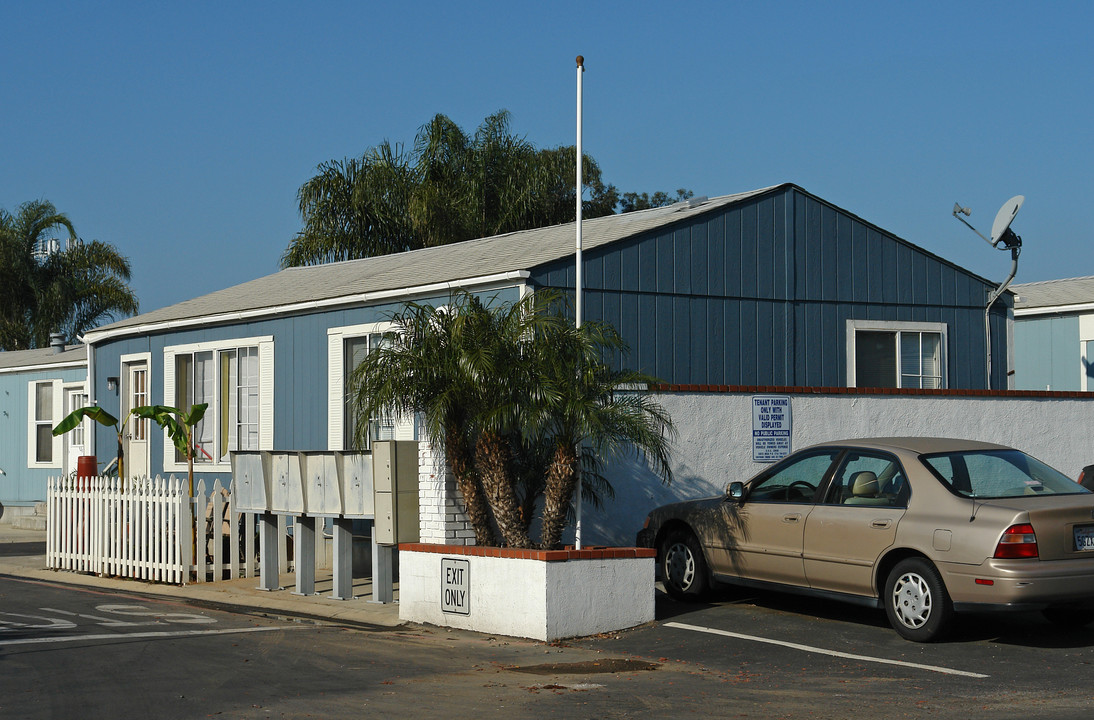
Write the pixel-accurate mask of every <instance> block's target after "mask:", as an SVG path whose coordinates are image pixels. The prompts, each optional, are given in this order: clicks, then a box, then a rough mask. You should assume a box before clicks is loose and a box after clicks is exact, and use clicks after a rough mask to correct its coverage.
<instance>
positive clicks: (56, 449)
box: [51, 380, 65, 468]
mask: <svg viewBox="0 0 1094 720" xmlns="http://www.w3.org/2000/svg"><path fill="white" fill-rule="evenodd" d="M52 384H53V419H52V421H51V422H52V423H53V424H54V425H55V426H56V425H57V423H59V422H61V420H62V419H63V418H64V416H65V391H64V388H63V387H62V386H61V381H60V380H54V381H53V383H52ZM64 452H65V439H64V438H63V437H62V436H60V435H54V436H53V462H52V463H51V465H52V466H53V467H57V468H59V467H62V463H63V462H64Z"/></svg>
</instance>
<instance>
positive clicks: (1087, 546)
mask: <svg viewBox="0 0 1094 720" xmlns="http://www.w3.org/2000/svg"><path fill="white" fill-rule="evenodd" d="M1075 549H1076V550H1094V525H1081V526H1078V527H1076V528H1075Z"/></svg>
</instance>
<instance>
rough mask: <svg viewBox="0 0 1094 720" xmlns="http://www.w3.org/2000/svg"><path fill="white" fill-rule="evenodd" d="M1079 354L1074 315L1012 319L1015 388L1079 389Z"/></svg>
mask: <svg viewBox="0 0 1094 720" xmlns="http://www.w3.org/2000/svg"><path fill="white" fill-rule="evenodd" d="M992 344H993V345H994V343H992ZM1081 352H1082V348H1081V346H1080V342H1079V318H1078V316H1077V315H1065V316H1049V317H1033V318H1019V319H1016V320H1015V321H1014V387H1015V389H1016V390H1050V389H1051V390H1061V391H1067V390H1079V389H1081V381H1082V374H1083V367H1082V364H1081V356H1080V353H1081Z"/></svg>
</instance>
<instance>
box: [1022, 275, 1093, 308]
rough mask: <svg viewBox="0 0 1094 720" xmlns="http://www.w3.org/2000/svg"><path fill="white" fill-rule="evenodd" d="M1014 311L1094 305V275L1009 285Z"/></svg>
mask: <svg viewBox="0 0 1094 720" xmlns="http://www.w3.org/2000/svg"><path fill="white" fill-rule="evenodd" d="M1010 289H1011V290H1013V291H1014V293H1015V294H1016V295H1018V300H1016V301H1015V303H1014V309H1015V310H1032V309H1035V308H1048V307H1061V306H1067V305H1082V304H1086V303H1094V275H1091V276H1087V277H1077V278H1065V279H1062V280H1045V281H1043V282H1032V283H1021V284H1018V285H1011V286H1010Z"/></svg>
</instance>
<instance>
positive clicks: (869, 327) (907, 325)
mask: <svg viewBox="0 0 1094 720" xmlns="http://www.w3.org/2000/svg"><path fill="white" fill-rule="evenodd" d="M857 332H895V333H897V335H898V337H897V343H896V353H897V356H896V368H897V373H896V384H897V387H898V388H899V387H902V385H901V383H902V378H903V376H902V374H901V372H900V338H899V334H900V333H902V332H910V333H925V332H927V333H937V334H938V335H940V336H941V347H940V348H939V355H940V356H941V357H940V358H939V364H940V371H941V375H942V381H941V383H942V388H943V389H944V388H948V387H949V386H950V379H949V376H948V372H947V370H948V366H949V358H948V355H947V349H948V348H949V340H948V335H949V329H948V327H947V325H946V323H936V322H902V321H899V320H848V321H847V387H858V384H857V379H858V372H857V370H858V369H857V368H856V367H855V350H856V346H855V333H857Z"/></svg>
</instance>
